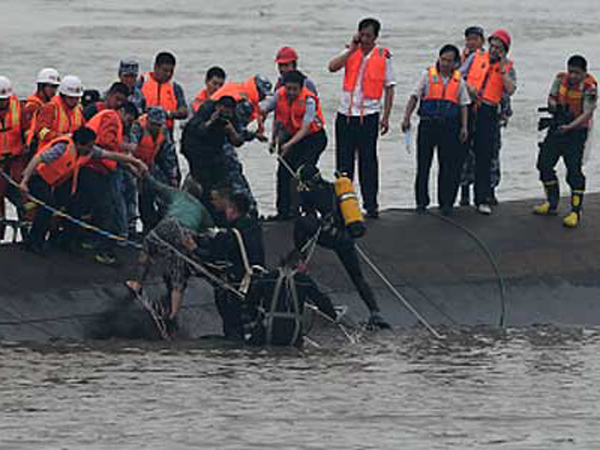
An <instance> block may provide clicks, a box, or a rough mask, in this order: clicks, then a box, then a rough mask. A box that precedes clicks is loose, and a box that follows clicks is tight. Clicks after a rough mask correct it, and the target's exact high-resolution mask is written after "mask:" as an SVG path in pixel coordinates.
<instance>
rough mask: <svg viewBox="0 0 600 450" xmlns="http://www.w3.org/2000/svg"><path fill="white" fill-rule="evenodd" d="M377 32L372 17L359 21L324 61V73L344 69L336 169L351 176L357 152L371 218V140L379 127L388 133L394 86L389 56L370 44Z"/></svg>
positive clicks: (375, 173)
mask: <svg viewBox="0 0 600 450" xmlns="http://www.w3.org/2000/svg"><path fill="white" fill-rule="evenodd" d="M380 28H381V24H380V23H379V21H377V20H376V19H372V18H368V19H363V20H361V21H360V23H359V24H358V32H357V33H356V34H355V35H354V36H353V37H352V41H351V42H350V45H349V46H348V48H347V49H346V50H344V51H343V52H342V53H341V54H340V55H338V56H336V57H335V58H333V59H332V60H331V61H330V62H329V71H330V72H337V71H339V70H341V69H342V68H343V69H344V84H343V92H342V100H341V104H340V107H339V109H338V113H337V117H336V121H335V140H336V165H337V170H338V171H339V172H344V173H346V174H348V175H349V176H350V178H353V177H354V165H355V156H356V154H357V153H358V175H359V181H360V190H361V194H362V197H363V203H364V208H365V209H366V211H367V216H368V217H371V218H377V217H379V212H378V211H379V205H378V203H377V194H378V191H379V164H378V158H377V139H378V136H379V129H381V134H386V133H387V132H388V130H389V127H390V114H391V111H392V106H393V102H394V85H395V82H394V73H393V70H392V54H391V53H390V51H389V50H388V49H386V48H379V47H377V45H376V40H377V37H378V36H379V30H380ZM382 98H383V99H384V102H383V112H382V101H381V100H382ZM380 114H382V115H381V118H380ZM380 119H381V120H380Z"/></svg>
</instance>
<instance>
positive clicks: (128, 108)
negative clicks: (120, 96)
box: [119, 101, 140, 120]
mask: <svg viewBox="0 0 600 450" xmlns="http://www.w3.org/2000/svg"><path fill="white" fill-rule="evenodd" d="M119 109H122V110H123V111H125V114H127V115H129V116H131V117H133V120H135V119H137V118H138V116H139V115H140V113H139V111H138V109H137V107H136V106H135V105H134V104H133V103H132V102H130V101H126V102H125V103H123V104H122V105H121V107H120V108H119Z"/></svg>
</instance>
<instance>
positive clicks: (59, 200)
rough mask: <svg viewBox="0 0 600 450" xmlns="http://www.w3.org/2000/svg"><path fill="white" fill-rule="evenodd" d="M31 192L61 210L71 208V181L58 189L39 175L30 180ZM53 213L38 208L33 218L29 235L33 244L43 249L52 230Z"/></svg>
mask: <svg viewBox="0 0 600 450" xmlns="http://www.w3.org/2000/svg"><path fill="white" fill-rule="evenodd" d="M29 192H30V193H31V195H33V196H34V197H36V198H37V199H39V200H41V201H42V202H44V203H45V204H47V205H49V206H52V207H54V208H57V209H60V208H64V207H67V208H68V207H69V205H70V204H71V202H72V200H73V198H72V197H71V180H70V179H69V180H67V181H65V182H64V183H62V184H61V185H60V186H58V187H56V188H52V187H51V186H50V185H49V184H48V183H46V181H45V180H44V179H43V178H42V177H41V176H39V175H37V174H36V175H34V176H33V177H31V179H30V180H29ZM51 220H52V212H50V211H49V210H47V209H46V208H43V207H41V206H40V207H38V208H37V209H36V212H35V216H34V218H33V224H32V226H31V231H30V233H29V241H30V242H31V244H33V245H34V246H36V247H37V248H39V249H41V248H42V247H43V246H44V243H45V242H46V235H47V234H48V230H49V229H50V222H51Z"/></svg>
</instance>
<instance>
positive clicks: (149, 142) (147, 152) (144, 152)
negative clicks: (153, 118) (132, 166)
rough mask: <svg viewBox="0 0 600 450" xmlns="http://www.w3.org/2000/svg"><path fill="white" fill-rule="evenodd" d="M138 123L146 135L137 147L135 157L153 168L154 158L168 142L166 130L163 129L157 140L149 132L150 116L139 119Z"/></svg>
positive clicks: (159, 132)
mask: <svg viewBox="0 0 600 450" xmlns="http://www.w3.org/2000/svg"><path fill="white" fill-rule="evenodd" d="M138 123H139V125H140V126H141V127H142V129H143V130H144V134H143V135H142V139H141V140H140V142H139V143H138V145H137V148H136V150H135V156H136V157H137V158H139V159H141V160H142V161H144V162H145V163H146V165H147V166H148V167H151V166H152V165H153V164H154V158H156V155H158V152H160V149H161V147H162V145H163V143H164V142H165V140H166V136H165V130H164V129H163V128H162V127H161V129H160V130H159V131H158V135H157V136H156V140H155V139H154V138H153V137H152V134H150V132H149V131H148V116H147V115H146V114H144V115H143V116H142V117H140V118H139V119H138Z"/></svg>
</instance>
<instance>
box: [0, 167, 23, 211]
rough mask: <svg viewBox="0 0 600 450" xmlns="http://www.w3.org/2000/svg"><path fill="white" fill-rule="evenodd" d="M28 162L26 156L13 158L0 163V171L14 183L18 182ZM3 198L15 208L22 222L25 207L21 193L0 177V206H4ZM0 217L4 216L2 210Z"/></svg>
mask: <svg viewBox="0 0 600 450" xmlns="http://www.w3.org/2000/svg"><path fill="white" fill-rule="evenodd" d="M28 161H29V160H28V157H27V156H26V155H19V156H13V157H11V158H7V159H4V160H2V161H0V170H2V171H3V172H4V173H6V175H8V176H9V177H10V178H12V179H13V180H15V181H16V182H20V181H21V178H22V176H23V170H25V166H26V165H27V162H28ZM5 197H7V198H8V199H9V200H10V202H11V203H12V204H13V205H14V206H15V208H16V210H17V215H18V218H19V219H20V220H23V219H24V218H25V207H24V201H23V196H22V194H21V192H20V191H19V190H18V189H17V188H16V187H14V186H13V185H12V184H9V182H8V181H7V180H5V179H4V177H0V204H2V205H4V198H5ZM1 215H4V210H2V211H0V216H1Z"/></svg>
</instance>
